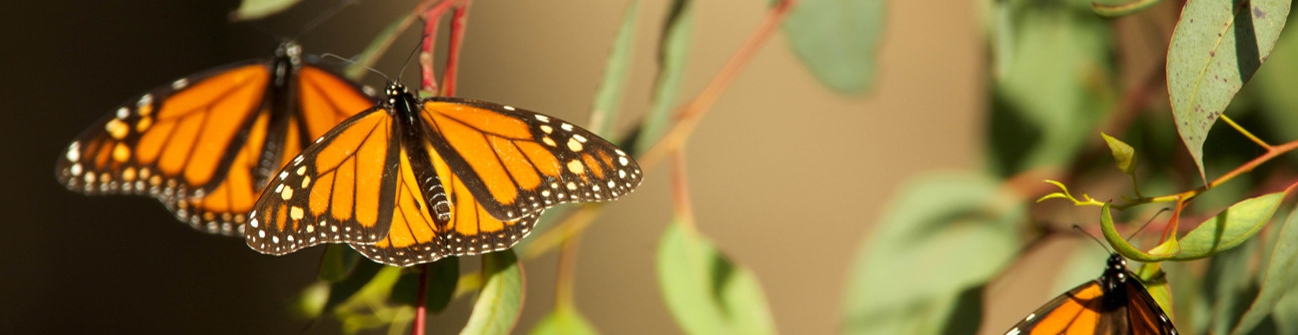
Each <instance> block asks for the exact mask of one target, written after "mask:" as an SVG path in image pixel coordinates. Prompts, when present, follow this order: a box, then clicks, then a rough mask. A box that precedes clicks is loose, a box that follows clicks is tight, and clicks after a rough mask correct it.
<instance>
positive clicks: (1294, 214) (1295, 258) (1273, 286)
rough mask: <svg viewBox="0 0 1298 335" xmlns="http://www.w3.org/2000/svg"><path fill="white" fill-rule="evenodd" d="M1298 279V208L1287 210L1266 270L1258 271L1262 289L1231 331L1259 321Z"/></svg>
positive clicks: (1245, 329)
mask: <svg viewBox="0 0 1298 335" xmlns="http://www.w3.org/2000/svg"><path fill="white" fill-rule="evenodd" d="M1296 282H1298V210H1296V211H1291V212H1290V214H1289V219H1288V220H1286V221H1285V223H1284V226H1283V227H1281V228H1280V238H1279V240H1277V241H1276V244H1275V248H1274V249H1272V250H1271V257H1270V260H1269V261H1267V267H1266V272H1265V273H1264V274H1263V275H1262V289H1261V292H1259V293H1258V295H1257V300H1253V305H1252V306H1250V307H1249V308H1248V311H1247V312H1245V313H1244V316H1243V317H1242V318H1241V319H1240V321H1239V324H1237V325H1235V329H1234V330H1232V331H1231V332H1230V333H1231V334H1241V335H1242V334H1247V333H1248V332H1249V331H1252V330H1253V328H1254V327H1257V326H1258V325H1259V324H1261V323H1262V321H1263V320H1264V319H1266V317H1267V316H1268V315H1271V311H1272V309H1273V308H1275V307H1276V304H1277V303H1278V302H1279V301H1280V299H1281V298H1283V297H1284V295H1285V293H1288V292H1290V291H1292V290H1293V289H1294V287H1295V286H1294V283H1296Z"/></svg>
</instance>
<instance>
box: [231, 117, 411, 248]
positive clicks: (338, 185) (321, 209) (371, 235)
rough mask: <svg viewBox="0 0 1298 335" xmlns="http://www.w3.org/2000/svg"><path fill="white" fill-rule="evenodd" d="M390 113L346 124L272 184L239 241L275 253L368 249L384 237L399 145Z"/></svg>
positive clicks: (294, 162) (396, 185)
mask: <svg viewBox="0 0 1298 335" xmlns="http://www.w3.org/2000/svg"><path fill="white" fill-rule="evenodd" d="M394 135H395V127H394V124H393V119H392V118H391V116H389V114H388V110H386V109H382V108H374V109H371V110H368V111H365V112H362V113H360V114H357V115H356V116H355V117H353V118H351V119H348V120H346V121H344V122H343V123H341V124H339V125H338V126H337V127H335V128H334V129H333V130H331V131H329V132H328V133H326V134H325V135H324V136H323V137H321V138H320V139H319V140H317V141H316V143H315V144H313V145H311V146H309V147H307V149H306V150H304V151H303V152H302V154H301V155H299V156H298V157H296V158H294V159H293V160H292V161H291V162H290V163H289V164H288V165H287V166H285V167H284V169H283V170H281V171H280V172H279V174H278V175H276V176H275V178H274V179H272V181H271V183H270V185H268V186H267V188H266V191H265V192H263V193H262V195H261V198H260V199H258V200H257V203H256V205H254V208H255V210H254V211H253V212H252V213H251V214H250V215H249V216H250V219H249V222H248V227H249V229H245V231H244V235H245V238H246V240H247V242H248V245H249V246H250V247H252V248H253V249H255V250H257V251H260V252H262V253H268V254H274V255H281V254H285V253H289V252H293V251H296V250H298V249H301V248H305V247H309V246H313V245H316V244H320V243H349V242H354V243H366V244H368V243H374V242H375V241H377V240H379V239H382V238H384V237H385V236H387V234H388V225H389V224H390V222H391V218H392V213H393V211H394V208H393V207H394V206H395V201H394V199H395V190H397V189H398V186H399V185H398V183H397V180H396V178H394V176H395V175H396V173H397V171H398V169H399V167H400V162H399V157H400V156H399V149H400V147H399V144H398V139H397V137H396V136H394Z"/></svg>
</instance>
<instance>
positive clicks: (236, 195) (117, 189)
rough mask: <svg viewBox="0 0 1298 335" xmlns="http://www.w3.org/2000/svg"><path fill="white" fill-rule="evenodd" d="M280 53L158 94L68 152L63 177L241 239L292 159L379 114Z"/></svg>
mask: <svg viewBox="0 0 1298 335" xmlns="http://www.w3.org/2000/svg"><path fill="white" fill-rule="evenodd" d="M301 53H302V49H301V47H300V46H298V45H297V44H295V43H293V42H284V43H282V44H281V45H280V46H279V47H278V48H277V49H276V51H275V57H274V58H271V59H257V60H249V61H244V62H240V63H235V64H230V65H227V66H223V67H218V68H215V69H212V70H208V71H205V72H200V73H198V74H195V75H192V76H189V77H186V78H181V79H178V80H176V81H174V82H172V83H171V84H168V85H163V86H160V87H157V88H154V89H152V90H150V91H148V92H147V93H145V94H144V95H142V96H140V97H139V98H138V99H133V100H131V101H129V102H127V103H125V104H123V105H122V106H121V107H119V108H118V109H117V111H116V112H115V113H113V114H110V115H108V116H106V117H104V118H103V119H100V120H99V121H98V122H96V123H95V124H94V125H92V126H91V127H90V128H89V129H87V130H86V131H85V132H83V133H82V134H81V135H80V136H78V137H77V138H76V140H74V141H73V142H72V144H70V145H68V148H67V150H66V151H65V152H64V154H63V157H62V158H61V159H59V161H58V163H57V167H56V170H55V171H56V172H55V174H56V175H57V177H58V179H59V180H60V181H61V182H62V183H63V184H64V185H65V186H67V188H68V189H71V190H73V191H78V192H81V193H85V194H147V195H151V196H153V197H155V198H157V199H158V200H160V201H162V202H163V204H165V205H166V206H167V208H168V209H170V210H171V211H172V212H173V213H174V214H175V215H176V217H177V218H178V219H180V220H181V221H183V222H188V223H189V224H191V225H193V226H194V228H196V229H199V230H203V231H207V232H210V233H220V234H227V235H236V234H238V232H239V230H240V229H241V225H242V224H243V223H244V221H245V220H246V219H247V212H248V211H249V210H251V209H252V205H253V202H254V201H256V200H257V196H258V195H259V194H261V191H262V189H264V188H265V185H266V184H267V183H268V182H269V181H270V178H271V174H272V173H274V172H275V171H277V170H279V168H280V167H282V166H284V164H285V163H287V162H288V159H289V158H291V157H292V156H293V155H295V154H297V153H298V152H299V151H301V149H302V148H304V147H306V145H308V144H310V143H311V140H312V139H315V138H316V137H319V136H320V135H323V134H324V133H325V132H326V131H328V130H329V129H330V128H331V127H333V126H334V125H335V124H338V123H339V122H341V121H342V120H343V119H346V118H347V117H349V116H352V115H354V114H356V113H358V112H360V111H362V110H365V109H366V108H369V107H370V106H372V105H373V104H374V101H375V100H374V99H373V98H372V97H371V96H370V95H369V94H366V93H365V92H364V91H363V90H362V89H361V88H360V87H359V86H357V85H356V84H354V83H352V82H351V81H349V80H347V79H343V78H342V77H340V76H338V75H337V74H334V73H333V72H331V71H329V70H326V69H324V68H322V67H319V66H317V65H313V64H310V63H304V62H303V61H302V59H301Z"/></svg>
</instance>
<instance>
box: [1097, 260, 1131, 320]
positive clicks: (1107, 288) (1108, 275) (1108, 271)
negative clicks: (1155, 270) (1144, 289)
mask: <svg viewBox="0 0 1298 335" xmlns="http://www.w3.org/2000/svg"><path fill="white" fill-rule="evenodd" d="M1128 280H1137V279H1135V278H1132V275H1131V272H1130V271H1128V270H1127V259H1125V258H1122V255H1118V254H1117V253H1114V254H1112V255H1110V256H1109V261H1108V264H1107V265H1105V267H1104V274H1103V275H1101V276H1100V279H1099V281H1100V286H1101V289H1103V290H1104V304H1103V308H1104V309H1105V310H1112V309H1117V308H1119V307H1122V306H1125V304H1126V301H1127V291H1126V290H1123V289H1122V285H1125V284H1126V282H1127V281H1128ZM1137 285H1139V284H1137Z"/></svg>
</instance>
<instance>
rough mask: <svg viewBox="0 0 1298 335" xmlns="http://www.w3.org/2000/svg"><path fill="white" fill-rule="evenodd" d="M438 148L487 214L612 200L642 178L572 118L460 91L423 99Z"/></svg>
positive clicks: (507, 215)
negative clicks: (471, 96)
mask: <svg viewBox="0 0 1298 335" xmlns="http://www.w3.org/2000/svg"><path fill="white" fill-rule="evenodd" d="M423 108H424V109H423V113H422V115H421V117H422V119H423V121H424V124H425V125H426V126H428V129H427V130H426V133H428V134H430V136H431V137H432V138H431V139H430V142H431V143H432V147H433V149H435V150H436V152H437V154H438V155H439V156H441V157H442V158H444V159H445V160H446V163H447V165H449V166H450V168H451V169H452V170H453V171H456V173H457V174H461V175H463V178H462V179H463V180H464V186H465V187H466V188H467V190H468V191H469V192H470V193H473V195H474V196H475V197H476V198H477V199H478V201H479V203H480V204H481V205H482V206H483V207H484V208H485V210H486V211H487V212H488V213H491V214H492V215H493V216H495V217H496V218H498V219H502V220H513V219H518V218H521V217H524V216H526V215H528V214H530V213H536V212H539V211H541V210H543V209H544V208H546V207H549V206H553V205H556V204H560V203H567V202H591V201H607V200H613V199H616V198H618V197H620V196H622V195H624V194H627V193H629V192H630V191H631V190H633V189H634V188H635V187H636V186H638V185H640V181H641V180H642V179H643V175H642V173H641V171H640V167H639V165H637V164H636V162H635V160H632V159H631V158H630V157H628V156H627V154H626V153H625V152H623V151H622V150H620V149H618V148H617V146H615V145H613V144H612V143H609V142H608V141H606V140H604V139H603V138H600V137H599V136H596V135H595V134H593V133H591V132H590V131H587V130H586V129H582V128H581V127H577V126H574V125H573V124H571V123H568V122H565V121H563V120H559V119H557V118H554V117H550V116H546V115H543V114H539V113H536V112H531V111H527V110H523V109H520V108H515V107H512V106H507V105H500V104H495V103H490V102H485V101H477V100H469V99H459V98H446V97H438V98H430V99H426V100H424V106H423Z"/></svg>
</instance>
